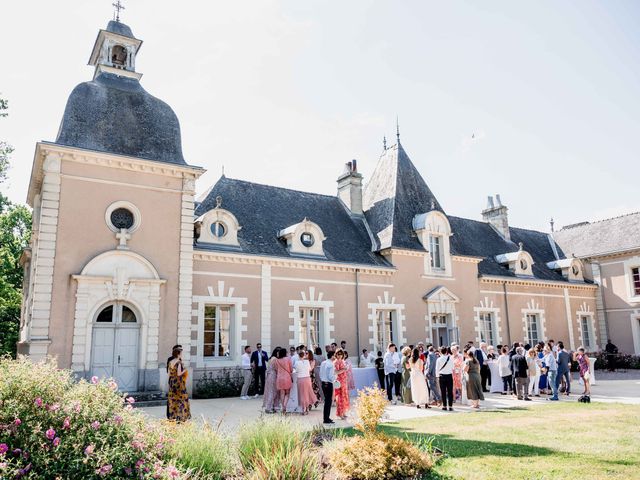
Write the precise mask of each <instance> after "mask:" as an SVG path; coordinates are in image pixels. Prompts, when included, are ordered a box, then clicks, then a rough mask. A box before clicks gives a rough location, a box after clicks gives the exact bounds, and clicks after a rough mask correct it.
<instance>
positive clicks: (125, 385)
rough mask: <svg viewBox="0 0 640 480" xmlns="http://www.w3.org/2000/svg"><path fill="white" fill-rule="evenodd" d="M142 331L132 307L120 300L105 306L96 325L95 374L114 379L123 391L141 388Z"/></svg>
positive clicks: (93, 361) (94, 340)
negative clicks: (140, 335) (139, 340)
mask: <svg viewBox="0 0 640 480" xmlns="http://www.w3.org/2000/svg"><path fill="white" fill-rule="evenodd" d="M139 332H140V329H139V325H138V321H137V318H136V315H135V313H133V310H131V309H130V308H129V307H127V306H126V305H122V304H120V303H116V304H113V305H108V306H106V307H105V308H103V309H102V310H101V311H100V313H99V314H98V316H97V317H96V321H95V323H94V327H93V343H92V360H91V375H95V376H97V377H99V378H113V379H114V380H115V381H116V383H117V384H118V388H119V389H120V390H123V391H128V392H133V391H135V390H137V387H138V337H139Z"/></svg>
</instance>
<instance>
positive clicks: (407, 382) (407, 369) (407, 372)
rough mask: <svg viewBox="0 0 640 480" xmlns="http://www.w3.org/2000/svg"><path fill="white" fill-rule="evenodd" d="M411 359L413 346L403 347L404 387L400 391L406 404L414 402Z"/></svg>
mask: <svg viewBox="0 0 640 480" xmlns="http://www.w3.org/2000/svg"><path fill="white" fill-rule="evenodd" d="M409 360H411V348H409V347H404V348H403V349H402V387H401V389H400V391H401V392H402V403H404V404H405V405H411V404H412V403H413V399H412V398H411V392H412V390H413V386H412V385H411V365H410V364H409Z"/></svg>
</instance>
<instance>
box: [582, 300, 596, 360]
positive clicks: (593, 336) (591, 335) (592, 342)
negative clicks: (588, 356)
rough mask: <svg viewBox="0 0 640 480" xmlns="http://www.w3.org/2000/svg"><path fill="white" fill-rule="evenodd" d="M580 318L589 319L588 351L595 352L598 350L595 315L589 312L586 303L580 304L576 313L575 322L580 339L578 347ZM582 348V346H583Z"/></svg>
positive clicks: (589, 308)
mask: <svg viewBox="0 0 640 480" xmlns="http://www.w3.org/2000/svg"><path fill="white" fill-rule="evenodd" d="M582 317H589V324H590V325H591V331H590V332H589V350H590V351H592V352H597V351H599V350H600V348H599V347H598V334H597V331H596V322H595V313H594V312H592V311H591V305H589V304H588V303H587V302H582V305H580V309H579V310H577V311H576V322H578V338H579V339H580V342H579V345H577V346H580V345H582V334H583V333H584V332H583V331H582ZM583 346H584V345H583Z"/></svg>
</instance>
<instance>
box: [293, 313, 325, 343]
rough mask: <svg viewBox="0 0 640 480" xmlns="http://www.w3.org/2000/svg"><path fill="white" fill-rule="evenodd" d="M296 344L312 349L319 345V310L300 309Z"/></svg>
mask: <svg viewBox="0 0 640 480" xmlns="http://www.w3.org/2000/svg"><path fill="white" fill-rule="evenodd" d="M298 342H299V343H301V344H303V345H306V346H307V347H313V346H314V345H320V344H321V343H322V342H321V341H320V309H319V308H301V309H300V330H299V332H298Z"/></svg>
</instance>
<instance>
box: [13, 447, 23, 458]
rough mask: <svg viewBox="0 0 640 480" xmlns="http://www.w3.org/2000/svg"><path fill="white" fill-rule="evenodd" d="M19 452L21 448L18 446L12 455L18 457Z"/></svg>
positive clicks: (20, 452)
mask: <svg viewBox="0 0 640 480" xmlns="http://www.w3.org/2000/svg"><path fill="white" fill-rule="evenodd" d="M21 454H22V450H20V449H19V448H16V449H15V450H14V451H13V456H14V457H19V456H20V455H21Z"/></svg>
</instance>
